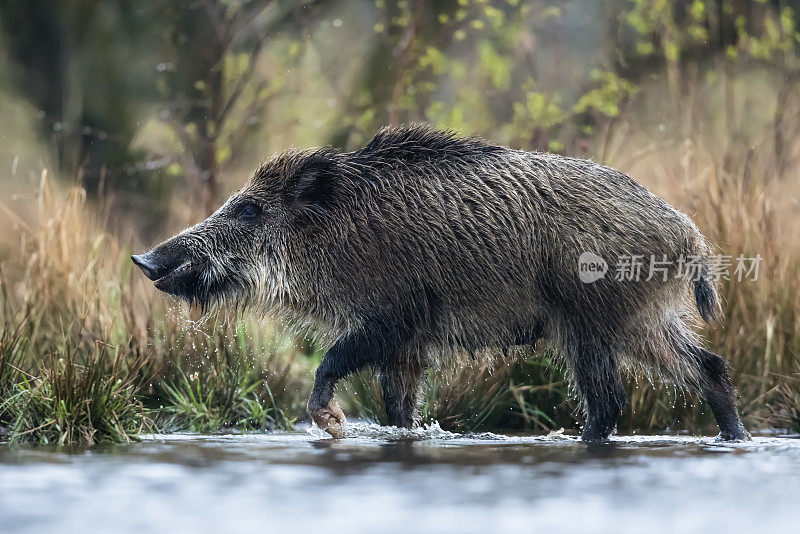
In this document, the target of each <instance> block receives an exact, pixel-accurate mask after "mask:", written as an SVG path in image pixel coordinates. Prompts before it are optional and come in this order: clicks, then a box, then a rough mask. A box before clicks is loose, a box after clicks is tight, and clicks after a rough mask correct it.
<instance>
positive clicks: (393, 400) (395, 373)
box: [380, 358, 424, 428]
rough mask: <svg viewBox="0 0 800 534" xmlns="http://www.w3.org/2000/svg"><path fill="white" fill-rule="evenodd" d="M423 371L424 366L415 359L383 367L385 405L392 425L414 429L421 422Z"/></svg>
mask: <svg viewBox="0 0 800 534" xmlns="http://www.w3.org/2000/svg"><path fill="white" fill-rule="evenodd" d="M423 370H424V369H423V366H422V364H421V363H420V362H419V361H417V360H416V359H414V358H409V359H408V360H407V361H396V362H387V363H386V364H385V365H383V366H382V367H381V371H380V381H381V390H382V391H383V403H384V404H385V405H386V418H387V421H388V423H389V424H390V425H392V426H397V427H401V428H412V427H414V426H416V424H417V423H418V422H419V410H418V398H419V386H420V379H421V378H422V372H423Z"/></svg>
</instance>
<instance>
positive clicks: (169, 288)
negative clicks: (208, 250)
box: [153, 259, 208, 296]
mask: <svg viewBox="0 0 800 534" xmlns="http://www.w3.org/2000/svg"><path fill="white" fill-rule="evenodd" d="M206 265H208V259H201V260H189V261H187V262H184V263H182V264H181V265H179V266H178V267H176V268H175V269H174V270H172V271H170V272H168V273H167V274H165V275H164V276H162V277H161V278H158V279H157V280H154V281H153V283H154V285H155V286H156V288H157V289H160V290H161V291H164V292H166V293H171V294H173V295H181V296H189V295H191V294H194V293H196V290H197V288H198V284H199V282H200V274H201V273H202V271H203V269H204V268H205V266H206Z"/></svg>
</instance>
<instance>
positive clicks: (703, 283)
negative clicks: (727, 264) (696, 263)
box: [694, 257, 721, 324]
mask: <svg viewBox="0 0 800 534" xmlns="http://www.w3.org/2000/svg"><path fill="white" fill-rule="evenodd" d="M710 271H711V266H710V265H709V263H708V258H706V257H703V263H702V266H701V268H700V269H699V272H698V273H697V274H696V276H695V279H694V301H695V303H696V304H697V311H699V312H700V317H702V318H703V320H704V321H705V322H706V323H709V324H710V323H711V320H712V319H716V318H717V316H718V314H719V312H720V310H721V307H720V302H719V295H718V294H717V288H716V287H715V284H714V280H713V279H712V278H711V272H710Z"/></svg>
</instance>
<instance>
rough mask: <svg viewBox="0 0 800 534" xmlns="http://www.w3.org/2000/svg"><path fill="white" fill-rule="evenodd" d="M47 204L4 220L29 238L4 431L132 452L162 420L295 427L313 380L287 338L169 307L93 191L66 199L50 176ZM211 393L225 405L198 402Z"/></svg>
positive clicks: (8, 315)
mask: <svg viewBox="0 0 800 534" xmlns="http://www.w3.org/2000/svg"><path fill="white" fill-rule="evenodd" d="M35 204H36V205H35V206H34V209H33V210H32V211H33V212H34V216H33V217H29V218H28V220H27V221H26V220H23V219H22V218H20V217H17V216H15V215H13V214H12V212H10V210H9V209H7V208H5V209H4V210H3V211H4V213H5V215H4V216H3V217H4V219H3V222H4V223H5V224H7V225H16V228H15V230H16V235H17V236H18V241H16V242H12V243H4V246H5V247H4V248H5V257H4V258H3V259H2V262H1V263H0V271H1V272H2V280H0V296H1V297H2V312H3V315H2V325H0V332H2V335H0V426H3V427H4V428H5V429H6V431H7V432H10V438H11V439H12V440H24V441H35V442H53V441H56V442H59V443H76V442H77V443H87V444H91V443H95V442H99V441H125V440H129V439H135V437H136V436H137V435H138V434H139V433H141V432H142V431H144V430H152V429H154V428H155V426H154V423H153V421H154V420H155V421H156V422H158V423H159V424H164V425H166V426H168V427H170V428H175V427H178V428H189V429H195V430H198V429H202V430H204V431H211V430H216V429H218V428H221V427H225V426H241V427H246V428H250V429H261V428H272V427H274V426H291V424H292V420H291V417H289V416H287V415H286V414H287V413H297V412H298V411H299V410H300V407H301V406H302V399H303V398H304V396H305V394H306V391H305V385H306V382H307V378H306V375H307V371H308V370H307V367H306V366H305V365H304V363H305V362H304V361H300V362H298V363H296V364H294V365H293V364H292V362H293V360H294V359H295V358H296V356H297V354H298V351H297V350H296V349H295V348H294V346H293V344H292V343H291V342H290V341H289V340H287V338H286V336H284V335H282V334H280V333H279V332H278V331H276V329H275V328H273V327H272V326H271V325H259V324H257V323H256V321H255V320H253V319H251V318H239V319H232V318H224V317H223V318H219V319H215V318H204V319H203V320H200V321H198V320H197V319H198V317H197V311H196V310H188V309H184V308H180V307H179V306H177V305H173V307H172V309H170V307H169V302H170V301H168V300H165V299H163V298H161V297H160V296H158V295H157V294H156V291H154V290H153V289H152V287H148V285H146V284H144V283H143V281H142V280H141V277H137V276H136V273H133V272H132V269H131V265H130V261H129V254H130V252H129V251H128V250H125V249H123V248H122V247H121V246H120V244H119V241H118V240H117V239H115V238H114V236H112V235H110V234H109V233H108V232H106V231H105V228H106V227H107V224H106V222H105V221H104V220H103V218H102V216H101V217H98V216H97V215H96V214H97V213H98V212H99V213H100V214H102V213H103V210H102V208H101V209H97V208H96V207H94V206H92V205H91V204H89V203H87V200H86V198H85V194H84V192H83V190H82V189H80V188H72V189H70V190H69V191H68V192H67V193H61V192H60V191H59V190H58V189H57V188H55V187H52V186H51V185H50V184H49V183H48V182H47V180H46V179H45V175H44V174H43V179H42V183H41V187H40V191H39V193H38V195H37V198H36V203H35ZM195 376H196V377H198V380H196V381H195V380H190V379H189V378H188V377H195ZM201 383H202V384H204V388H205V389H207V390H209V391H213V392H214V395H203V396H202V398H199V397H198V396H197V395H195V396H192V393H197V392H199V390H198V389H197V387H199V384H201ZM187 386H188V387H187ZM198 412H204V413H205V414H206V415H207V417H205V418H204V419H203V418H198V417H197V413H198Z"/></svg>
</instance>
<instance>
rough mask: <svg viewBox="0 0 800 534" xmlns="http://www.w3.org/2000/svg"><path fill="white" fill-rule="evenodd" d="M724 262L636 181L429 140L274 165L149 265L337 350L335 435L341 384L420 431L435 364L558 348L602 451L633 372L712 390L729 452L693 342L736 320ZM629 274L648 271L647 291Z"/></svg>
mask: <svg viewBox="0 0 800 534" xmlns="http://www.w3.org/2000/svg"><path fill="white" fill-rule="evenodd" d="M584 253H591V255H592V257H595V258H602V259H603V260H604V261H605V262H608V264H607V266H608V272H606V273H605V276H600V277H599V278H598V279H596V280H594V281H586V280H585V279H584V278H583V277H581V276H580V272H579V261H580V258H581V256H582V255H583V254H584ZM710 253H711V249H710V247H709V245H708V243H707V242H706V240H705V239H704V238H703V236H702V235H701V233H700V232H699V231H698V229H697V228H696V226H695V225H694V224H693V223H692V221H691V220H690V219H689V218H688V217H687V216H686V215H684V214H683V213H681V212H679V211H678V210H676V209H674V208H672V207H671V206H669V205H668V204H667V203H666V202H664V201H663V200H661V199H660V198H658V197H657V196H655V195H653V194H652V193H650V192H649V191H648V190H647V189H645V188H644V187H642V186H641V185H639V184H638V183H637V182H635V181H634V180H632V179H631V178H629V177H628V176H626V175H624V174H622V173H620V172H618V171H615V170H613V169H611V168H608V167H605V166H603V165H598V164H596V163H593V162H591V161H587V160H581V159H574V158H568V157H562V156H557V155H552V154H544V153H535V152H526V151H521V150H512V149H509V148H505V147H500V146H494V145H492V144H490V143H487V142H485V141H483V140H479V139H474V138H466V139H465V138H460V137H457V136H456V135H455V134H453V133H452V132H442V131H436V130H433V129H431V128H428V127H426V126H421V125H412V126H401V127H390V128H386V129H384V130H382V131H381V132H380V133H378V134H377V135H376V136H375V137H374V138H373V139H372V140H371V141H369V143H367V145H366V146H364V147H363V148H362V149H360V150H357V151H354V152H347V153H345V152H338V151H335V150H332V149H322V150H306V151H298V150H293V151H289V152H286V153H284V154H281V155H278V156H276V157H273V158H272V159H270V160H269V161H267V162H266V163H264V164H263V165H262V166H261V167H260V168H259V169H258V170H257V171H256V173H255V175H254V176H253V178H252V179H251V181H250V182H249V183H248V184H247V185H246V186H245V187H244V188H243V189H242V190H241V191H239V192H238V193H236V194H235V195H233V196H232V197H231V198H230V199H229V200H228V201H227V202H226V203H225V205H223V206H222V207H221V208H220V209H219V210H218V211H217V212H215V213H214V214H213V215H212V216H211V217H209V218H208V219H207V220H205V221H203V222H201V223H199V224H198V225H196V226H194V227H192V228H189V229H187V230H186V231H184V232H182V233H181V234H178V235H177V236H175V237H174V238H172V239H171V240H169V241H167V242H165V243H163V244H162V245H159V247H156V249H154V250H153V251H150V252H148V253H147V254H144V255H142V256H136V257H135V261H137V264H139V265H140V266H142V268H143V270H145V274H147V276H148V277H150V278H152V279H154V280H156V284H157V286H158V287H159V288H160V289H163V290H165V291H168V292H171V293H173V294H176V295H178V296H181V297H184V298H187V299H189V300H198V301H199V302H201V304H202V305H204V306H205V305H208V304H213V303H216V302H221V301H229V302H235V303H239V304H242V305H247V306H250V307H255V308H258V309H262V310H264V311H265V312H270V313H277V314H281V315H283V316H284V317H286V318H288V319H290V320H292V321H294V322H297V323H303V324H307V325H310V326H311V327H312V328H314V329H315V330H316V331H318V332H321V333H322V334H323V335H324V336H325V337H327V338H328V339H330V341H331V342H332V344H331V348H330V349H329V351H328V352H327V354H326V356H325V358H324V359H323V362H322V364H321V365H320V367H319V369H318V370H317V373H316V380H315V384H314V390H313V392H312V394H311V398H310V399H309V412H310V413H311V415H312V417H313V418H314V420H315V421H316V422H317V423H318V424H320V425H321V426H322V427H323V428H326V429H327V430H328V431H329V432H330V433H331V434H333V435H334V436H338V435H341V432H342V424H343V422H344V415H343V414H342V413H341V410H340V409H339V408H338V406H337V405H336V402H335V400H334V399H333V392H334V386H335V384H336V383H337V381H339V380H340V379H342V378H343V377H345V376H347V375H348V374H350V373H353V372H355V371H357V370H359V369H361V368H363V367H368V366H369V367H372V368H374V369H375V370H376V372H377V373H378V374H379V376H380V381H381V386H382V389H383V394H384V399H385V401H386V407H387V414H388V417H389V421H390V422H391V423H392V424H395V425H398V426H411V425H413V424H415V423H416V419H417V391H418V388H419V384H420V378H421V377H422V375H423V372H424V370H425V369H426V368H428V367H429V366H431V365H435V364H437V363H438V362H440V361H442V360H443V359H445V358H450V357H457V356H458V355H461V354H467V353H472V354H474V353H476V352H477V353H480V352H481V351H482V350H487V349H492V348H505V347H508V346H512V345H534V344H535V343H536V342H537V340H539V339H540V338H541V339H543V340H544V341H543V342H544V343H547V344H548V345H549V346H550V347H552V349H554V351H555V352H556V353H557V354H559V355H560V356H561V357H562V358H563V360H564V362H565V364H566V366H567V368H568V370H569V371H570V376H571V378H572V380H573V383H574V386H575V391H576V393H577V394H578V396H579V398H580V399H581V401H582V404H583V407H584V411H585V416H586V423H585V426H584V430H583V438H584V439H585V440H586V441H596V440H603V439H606V438H607V437H608V436H609V435H610V434H611V433H612V432H613V430H614V427H615V424H616V419H617V416H618V414H619V412H620V410H621V408H622V407H623V405H624V403H625V402H626V398H625V392H624V389H623V386H622V382H621V379H620V371H621V370H622V369H628V370H630V371H632V372H644V373H655V374H657V375H658V376H660V377H662V378H664V379H667V380H670V381H673V382H674V383H676V384H678V385H679V386H680V387H684V388H688V389H691V390H695V391H698V392H699V393H700V394H701V395H702V396H703V397H704V398H705V400H706V401H707V402H708V403H709V405H710V407H711V409H712V410H713V412H714V415H715V416H716V418H717V421H718V423H719V426H720V429H721V432H722V434H721V435H722V437H724V438H727V439H746V438H747V432H746V431H745V429H744V427H743V426H742V424H741V422H740V420H739V416H738V413H737V411H736V407H735V391H734V388H733V386H732V384H731V381H730V379H729V378H728V374H727V370H726V364H725V361H724V360H723V359H722V358H720V357H719V356H717V355H716V354H713V353H711V352H709V351H707V350H705V349H703V348H702V347H701V346H700V345H699V342H698V338H697V336H696V335H695V333H694V331H693V326H694V323H695V322H696V318H697V313H696V312H697V310H699V312H700V314H701V316H702V318H703V319H706V320H709V319H710V318H712V317H713V316H714V315H715V314H716V313H717V312H718V310H719V297H718V295H717V291H716V288H715V284H714V281H713V277H712V266H711V264H710V263H709V255H710ZM618 258H633V259H634V263H635V262H640V264H639V265H640V267H639V269H638V270H639V273H638V276H637V277H636V278H638V279H636V278H634V277H633V276H632V275H633V274H636V273H635V271H633V270H632V271H631V272H629V273H627V274H626V273H625V272H622V271H620V272H617V271H616V270H615V269H616V267H615V262H617V260H618ZM652 258H655V259H656V260H658V262H659V263H658V265H659V266H661V270H659V271H658V272H657V273H656V274H655V276H649V274H652V273H648V266H649V262H650V261H651V259H652ZM688 267H693V270H692V271H691V273H692V274H693V275H694V276H685V271H686V270H687V268H688ZM631 269H636V266H635V265H632V266H631ZM693 286H694V287H693ZM693 296H694V300H695V302H692V300H693V299H692V297H693Z"/></svg>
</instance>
